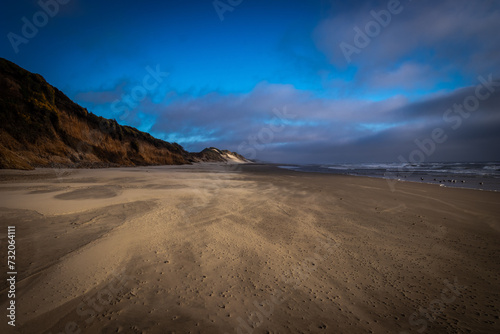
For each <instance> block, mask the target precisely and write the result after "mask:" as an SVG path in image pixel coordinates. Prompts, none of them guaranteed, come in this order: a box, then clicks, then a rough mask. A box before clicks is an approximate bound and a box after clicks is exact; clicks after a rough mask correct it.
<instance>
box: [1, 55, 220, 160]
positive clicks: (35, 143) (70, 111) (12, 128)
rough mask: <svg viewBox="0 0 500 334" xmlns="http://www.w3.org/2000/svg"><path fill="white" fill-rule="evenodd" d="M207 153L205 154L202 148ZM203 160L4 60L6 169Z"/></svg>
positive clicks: (3, 98)
mask: <svg viewBox="0 0 500 334" xmlns="http://www.w3.org/2000/svg"><path fill="white" fill-rule="evenodd" d="M200 154H201V152H200ZM194 161H223V160H219V159H218V158H217V159H215V160H209V159H208V160H203V159H199V158H198V156H197V153H189V152H187V151H185V150H184V149H183V148H182V146H180V145H178V144H176V143H168V142H165V141H163V140H160V139H156V138H154V137H152V136H151V135H150V134H148V133H145V132H141V131H139V130H137V129H135V128H132V127H129V126H121V125H119V124H118V123H117V122H116V121H114V120H109V119H106V118H103V117H99V116H96V115H94V114H92V113H91V112H88V111H87V110H86V109H84V108H82V107H80V106H79V105H78V104H76V103H74V102H73V101H71V100H70V99H69V98H68V97H67V96H66V95H64V94H63V93H62V92H61V91H59V90H58V89H57V88H55V87H53V86H51V85H49V84H48V83H47V82H46V81H45V79H44V78H43V77H42V76H40V75H39V74H33V73H30V72H28V71H26V70H24V69H23V68H21V67H19V66H17V65H15V64H14V63H11V62H9V61H7V60H5V59H3V58H0V168H16V169H33V168H34V167H112V166H140V165H173V164H186V163H191V162H194Z"/></svg>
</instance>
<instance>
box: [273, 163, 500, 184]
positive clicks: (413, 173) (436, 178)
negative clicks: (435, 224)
mask: <svg viewBox="0 0 500 334" xmlns="http://www.w3.org/2000/svg"><path fill="white" fill-rule="evenodd" d="M278 167H280V168H286V169H290V170H294V171H297V172H315V173H330V174H343V175H355V176H368V177H377V178H384V179H388V180H399V181H403V182H404V181H411V182H423V183H431V184H436V185H441V186H444V187H454V188H471V189H481V190H489V191H500V162H429V163H418V164H406V163H352V164H351V163H342V164H327V165H280V166H278ZM388 184H389V185H390V184H394V182H388Z"/></svg>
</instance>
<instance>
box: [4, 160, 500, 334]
mask: <svg viewBox="0 0 500 334" xmlns="http://www.w3.org/2000/svg"><path fill="white" fill-rule="evenodd" d="M499 204H500V193H494V192H485V191H477V190H467V189H451V188H443V187H439V186H437V185H429V184H417V183H410V182H401V183H398V184H397V185H396V187H395V191H391V188H390V187H389V185H388V184H387V182H386V181H385V180H382V179H370V178H363V177H349V176H339V175H329V174H314V173H296V172H293V171H288V170H283V169H278V168H276V167H272V166H264V165H244V166H239V167H231V166H223V165H217V164H204V165H193V166H167V167H138V168H111V169H95V170H83V169H82V170H69V169H67V170H51V169H37V170H34V171H12V170H3V171H0V245H3V246H2V247H1V248H2V259H5V257H6V253H7V250H6V242H7V238H6V237H7V226H8V225H15V226H16V270H17V273H18V274H17V276H16V280H17V282H16V298H15V301H16V326H15V328H14V327H11V326H9V325H7V321H8V318H7V317H6V316H5V315H6V314H7V311H6V308H7V303H8V302H9V299H8V298H7V291H8V285H7V283H6V279H5V278H4V279H2V285H1V286H0V289H1V290H2V291H1V295H0V305H1V308H2V309H3V310H4V311H3V312H4V315H3V316H2V318H3V320H2V322H1V323H0V332H1V333H54V334H55V333H61V332H62V333H173V332H176V333H386V332H392V333H400V332H407V333H498V332H500V320H499V315H500V261H499V259H500V242H499V240H500V221H499V220H500V205H499ZM0 271H1V272H2V277H6V272H7V271H8V270H7V268H6V261H5V260H2V263H1V264H0Z"/></svg>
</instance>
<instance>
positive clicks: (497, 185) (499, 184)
mask: <svg viewBox="0 0 500 334" xmlns="http://www.w3.org/2000/svg"><path fill="white" fill-rule="evenodd" d="M272 165H274V166H276V167H277V168H282V169H285V170H290V171H294V172H302V173H320V174H333V175H345V176H356V177H368V178H376V179H383V180H387V182H388V183H390V181H397V182H413V183H423V184H432V185H437V186H441V185H442V187H446V188H457V189H475V190H481V191H493V192H500V180H497V179H495V178H490V177H488V178H485V177H482V178H481V176H471V175H467V176H463V175H462V176H461V177H458V176H457V175H454V176H453V177H451V179H458V180H455V181H456V182H453V183H452V182H450V184H448V183H442V182H444V180H443V181H441V180H437V179H438V178H439V177H434V176H430V177H431V178H434V179H435V180H432V181H430V180H424V181H422V180H419V179H418V178H419V177H422V176H427V177H429V175H425V174H420V173H419V172H406V173H409V174H410V176H414V177H413V179H406V176H404V173H403V174H402V176H399V177H393V178H391V177H386V176H384V175H363V174H356V173H340V172H334V171H328V170H326V171H318V170H301V169H300V168H301V167H304V166H297V167H293V166H295V165H291V166H292V167H290V166H288V165H280V164H272ZM305 167H307V166H305ZM401 177H404V179H401ZM442 177H443V175H441V179H442ZM460 178H462V179H463V178H465V179H469V181H470V180H473V181H475V182H484V181H486V180H487V181H490V180H495V181H496V182H494V185H493V187H494V188H492V189H484V188H479V186H477V185H474V186H472V185H470V183H468V182H464V184H466V186H460V185H461V184H462V183H461V182H460V181H461V180H460ZM445 179H449V177H445ZM448 181H451V180H448ZM455 183H456V184H457V185H455ZM488 183H489V182H488ZM467 185H470V186H467ZM489 185H490V184H489Z"/></svg>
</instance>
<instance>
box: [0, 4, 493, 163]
mask: <svg viewBox="0 0 500 334" xmlns="http://www.w3.org/2000/svg"><path fill="white" fill-rule="evenodd" d="M2 7H3V8H2V9H3V10H2V11H1V14H0V19H1V20H0V22H1V23H0V27H1V29H2V35H3V37H2V40H1V42H0V50H1V54H0V56H2V57H4V58H7V59H9V60H11V61H13V62H15V63H17V64H18V65H20V66H22V67H24V68H26V69H28V70H30V71H32V72H36V73H40V74H41V75H42V76H44V78H45V79H46V80H47V81H48V82H49V83H51V84H52V85H54V86H56V87H58V88H59V89H61V90H62V91H63V92H64V93H66V95H68V97H70V98H71V99H73V100H74V101H75V102H77V103H79V104H80V105H82V106H84V107H86V108H88V109H89V110H90V111H92V112H94V113H96V114H98V115H102V116H104V117H108V118H115V119H117V120H118V121H119V122H120V123H121V124H127V125H132V126H135V127H138V128H139V129H141V130H143V131H148V132H150V133H152V134H153V135H155V136H157V137H159V138H162V139H165V140H169V141H176V142H178V143H179V144H181V145H183V146H184V147H185V148H186V149H188V150H191V151H199V150H202V149H203V148H205V147H208V146H216V147H220V148H227V149H231V150H234V151H239V152H240V153H242V154H244V155H247V156H249V157H250V158H254V159H259V160H265V161H273V162H293V163H334V162H370V161H375V162H392V161H398V159H399V160H401V159H400V157H405V159H410V158H412V157H413V158H415V157H420V158H419V159H420V160H422V155H419V154H412V153H414V151H415V150H420V151H422V152H424V156H423V157H424V158H425V161H449V160H455V161H457V160H459V161H470V160H500V156H499V150H498V149H497V147H498V144H500V131H498V130H500V114H499V113H500V111H499V107H500V104H499V100H500V86H498V85H496V81H497V80H498V78H499V66H500V65H499V64H500V63H499V62H498V59H500V39H499V38H498V37H497V32H498V31H499V30H500V3H499V2H498V1H486V0H479V1H473V2H472V1H465V0H456V1H451V0H447V1H439V2H435V1H410V0H404V1H401V2H400V1H396V0H389V1H350V2H345V1H327V0H308V1H306V0H303V1H292V0H288V1H286V0H275V1H273V0H268V1H261V0H253V1H250V0H242V1H239V0H231V1H229V0H220V1H212V0H203V1H202V0H184V1H181V0H176V1H143V2H138V1H105V2H104V1H94V0H90V1H88V0H87V1H82V0H41V1H18V2H11V3H4V4H2ZM44 8H45V9H44ZM221 18H222V19H221ZM26 22H28V23H26ZM27 25H28V26H27ZM29 25H33V26H32V27H34V28H35V29H36V30H37V31H36V33H33V31H32V30H31V31H30V29H29V28H30V27H29ZM30 33H31V35H30ZM480 77H481V78H483V79H484V80H486V81H488V78H490V77H491V80H490V81H493V83H491V84H489V86H488V87H483V88H481V87H479V88H477V87H478V85H481V83H482V81H481V79H479V78H480ZM484 80H483V81H484ZM488 88H489V89H491V91H490V90H488ZM477 89H479V90H480V92H487V93H489V94H487V95H488V96H487V98H484V99H481V100H479V99H478V98H477V97H475V94H476V91H477ZM485 94H486V93H485ZM485 94H483V95H485ZM474 99H476V100H477V101H478V105H477V106H472V107H471V110H472V109H473V111H472V112H468V113H464V112H462V113H459V112H458V111H454V110H453V106H454V105H455V104H459V105H460V104H463V103H466V102H469V103H474V102H475V100H474ZM450 108H451V109H452V111H451V112H452V113H447V110H448V109H450ZM459 122H460V125H459V126H456V125H457V124H458V123H459ZM435 129H442V130H443V131H444V133H445V136H446V140H444V141H442V142H439V143H438V142H436V140H434V139H433V137H432V133H433V131H434V130H435ZM428 140H432V141H434V142H433V143H431V142H428ZM418 143H428V145H429V146H428V147H430V148H434V149H432V150H430V149H429V150H427V151H426V146H425V145H424V146H419V145H418ZM433 145H434V146H433ZM427 153H429V154H427Z"/></svg>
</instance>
